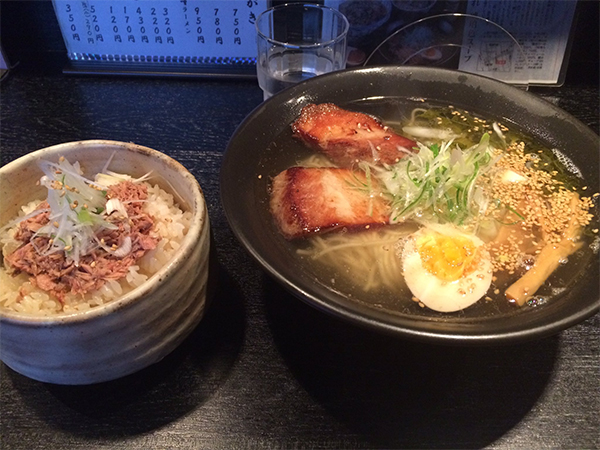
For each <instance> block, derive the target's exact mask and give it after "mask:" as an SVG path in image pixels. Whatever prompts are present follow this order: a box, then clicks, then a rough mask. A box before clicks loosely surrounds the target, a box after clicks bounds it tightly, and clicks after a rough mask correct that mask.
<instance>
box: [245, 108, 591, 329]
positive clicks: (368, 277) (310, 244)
mask: <svg viewBox="0 0 600 450" xmlns="http://www.w3.org/2000/svg"><path fill="white" fill-rule="evenodd" d="M338 106H340V107H342V108H345V109H349V110H352V111H357V112H361V113H365V114H370V115H373V116H375V117H377V118H379V119H380V120H382V121H383V123H384V124H385V125H387V126H390V127H392V128H394V129H395V130H396V131H397V132H398V133H399V134H402V135H406V136H407V137H409V138H413V139H415V140H418V141H421V142H423V139H420V138H417V137H413V136H410V135H407V134H406V133H404V132H403V131H402V126H403V125H405V124H407V123H408V122H410V121H411V116H412V115H413V114H414V112H415V110H416V109H418V110H421V109H422V110H426V111H427V110H429V112H428V113H426V114H429V115H431V116H432V117H438V116H443V117H451V118H452V119H454V120H455V123H454V125H456V127H455V128H456V129H461V130H465V131H464V132H463V133H461V136H460V137H458V138H456V140H455V141H456V142H459V143H460V146H461V148H466V147H468V146H470V145H473V144H475V143H477V142H479V140H480V139H481V136H482V134H483V133H484V132H486V131H488V130H491V129H492V128H491V127H492V123H493V122H494V121H498V122H499V123H500V124H501V125H502V130H503V131H502V134H503V137H504V139H505V140H506V141H507V142H508V143H510V142H521V141H523V142H524V143H525V151H526V152H528V153H529V152H535V153H538V154H540V155H542V156H543V158H544V160H545V161H547V162H548V168H549V169H548V170H551V169H557V171H558V172H559V175H558V177H559V179H561V180H563V181H564V182H565V185H566V186H568V187H569V188H571V187H575V188H581V187H582V186H583V185H582V183H584V180H582V179H581V178H578V176H577V175H578V169H577V168H576V167H575V166H574V165H573V164H572V163H570V162H569V161H568V160H567V159H565V158H563V157H562V156H561V154H560V152H554V153H553V151H552V150H551V149H549V148H548V147H546V146H544V145H543V144H542V143H540V142H538V141H536V140H534V139H533V138H531V137H529V136H527V135H526V134H525V133H523V132H520V131H519V130H518V128H517V126H516V125H515V124H512V123H508V122H504V123H503V121H502V118H490V117H487V118H486V120H485V123H486V124H487V125H488V127H484V126H483V122H482V120H483V119H482V118H478V116H477V115H476V113H475V112H473V111H470V112H469V113H464V112H463V111H462V110H460V108H459V105H454V106H452V107H448V106H447V105H438V104H433V103H425V102H423V101H418V100H409V99H401V98H385V99H375V100H371V99H368V100H359V101H354V102H351V103H348V104H338ZM420 113H421V112H419V114H420ZM461 115H462V116H464V118H465V119H464V120H463V119H462V118H461ZM435 120H436V121H437V119H435ZM474 122H475V125H474V126H473V123H474ZM477 126H478V129H474V127H477ZM467 130H468V131H467ZM490 142H491V143H492V144H493V146H494V147H497V146H499V145H502V141H501V139H500V138H499V136H498V134H497V133H492V135H491V140H490ZM557 155H558V157H557ZM559 159H560V160H562V162H563V163H567V164H566V165H565V164H563V163H561V162H560V161H559ZM323 160H325V158H324V157H322V156H321V155H315V153H314V152H313V151H312V150H311V149H309V148H307V147H306V145H305V144H303V143H302V142H300V141H299V140H297V139H295V138H294V137H293V136H292V130H291V127H287V128H285V129H283V130H282V132H281V133H279V134H278V135H277V136H276V138H275V139H274V140H273V141H272V143H271V144H270V146H269V148H268V149H266V151H265V153H264V155H263V157H262V158H261V163H260V167H259V176H258V178H257V183H256V185H255V189H256V190H255V194H256V198H258V199H260V203H262V204H263V205H264V208H262V209H261V214H262V215H263V223H266V224H269V226H270V227H271V231H272V238H273V241H274V244H275V245H278V246H279V247H280V248H281V251H284V252H288V253H289V254H290V256H291V259H292V260H293V261H294V265H295V270H299V271H302V272H303V273H304V274H306V275H307V276H309V277H310V278H312V279H314V281H315V282H316V283H318V284H320V285H322V286H324V287H326V288H327V289H328V290H331V291H334V292H337V293H340V294H341V295H343V296H345V297H347V298H349V299H352V300H353V301H355V302H358V303H360V304H363V305H367V306H369V307H372V308H375V309H379V310H384V311H386V312H388V313H390V314H395V315H410V316H414V315H418V316H420V317H423V318H431V319H436V320H447V321H452V320H455V319H456V320H461V321H464V320H465V319H467V320H468V319H474V320H480V319H481V318H485V317H490V318H491V317H497V316H498V315H512V314H523V313H527V312H528V311H531V310H532V309H533V308H534V307H539V306H541V305H543V304H545V303H548V302H552V301H553V299H555V298H557V297H559V296H560V295H561V294H562V293H564V292H565V291H566V290H568V289H569V287H570V286H573V285H574V284H576V283H577V282H578V280H579V279H580V278H581V277H582V276H583V275H584V273H585V271H586V269H587V267H588V266H589V264H590V263H592V258H593V257H594V251H592V249H591V248H592V247H593V246H594V245H595V246H598V238H597V235H594V234H593V233H592V232H591V231H590V230H591V229H592V228H598V225H597V216H598V215H597V211H596V210H597V205H596V208H595V210H593V211H590V212H591V213H593V214H594V218H593V223H592V224H591V225H590V226H588V227H587V228H585V229H584V232H583V236H582V242H583V245H582V246H581V248H580V249H579V250H577V251H576V252H575V253H573V254H572V255H570V256H569V257H568V258H567V260H566V261H563V264H561V265H560V267H559V268H558V269H556V270H555V271H554V272H553V273H552V275H551V276H550V277H549V278H548V279H547V280H546V283H545V284H544V285H543V286H542V287H541V288H540V289H539V290H538V291H537V292H536V294H535V296H534V297H533V298H532V299H530V300H529V301H528V302H527V303H526V304H525V305H523V306H522V307H518V306H516V305H514V304H511V303H509V301H508V300H507V299H506V298H505V295H504V291H505V290H506V288H507V287H508V286H509V285H510V284H512V283H513V282H514V281H516V279H518V278H519V277H520V275H522V273H519V274H512V275H510V274H508V273H505V272H496V273H495V274H494V275H495V277H494V279H493V281H492V285H491V287H490V289H489V290H488V292H487V294H486V295H485V296H484V297H483V298H481V299H480V300H479V301H478V302H476V303H475V304H474V305H472V306H470V307H468V308H466V309H463V310H460V311H457V312H452V313H440V312H436V311H433V310H431V309H428V308H426V307H424V306H423V305H422V304H420V303H419V302H418V301H416V299H414V298H413V296H412V294H411V291H410V290H409V289H408V287H407V285H406V282H405V281H404V279H403V276H402V263H401V260H400V259H399V257H398V254H399V252H400V251H401V248H402V247H401V246H402V240H403V239H405V238H406V236H408V235H409V234H411V233H412V232H414V231H415V229H417V228H418V225H415V224H414V223H404V224H399V225H393V226H386V227H383V228H379V229H371V230H367V231H362V232H359V233H355V232H348V231H347V230H344V229H342V230H335V231H331V232H329V233H325V234H323V235H321V236H315V237H310V238H306V239H297V240H293V241H287V240H285V239H284V238H283V236H281V235H280V233H279V232H278V230H277V228H276V225H275V223H274V220H273V218H272V217H271V215H270V212H269V197H268V186H269V180H270V179H272V178H273V177H274V176H275V175H277V174H278V173H279V172H281V171H282V170H285V169H287V168H289V167H291V166H295V165H300V166H302V165H312V164H314V163H315V161H316V162H317V165H318V163H319V161H323ZM590 189H592V188H590ZM579 192H581V191H579ZM584 194H585V195H589V196H591V195H592V194H593V192H590V191H588V192H582V195H584ZM359 235H360V236H359ZM343 239H350V240H354V241H352V242H353V243H352V246H353V245H354V244H355V243H356V242H358V241H361V240H364V241H365V243H364V247H362V248H361V247H357V248H354V249H353V251H354V252H355V253H354V255H353V258H350V259H351V261H350V262H349V261H344V258H342V257H340V258H338V259H337V260H336V258H335V257H332V255H334V254H335V251H333V250H332V251H330V252H329V255H328V256H327V257H317V258H313V256H314V255H315V253H318V252H319V251H322V250H324V248H325V247H327V245H328V244H327V243H330V242H334V243H337V244H339V243H340V241H341V240H343ZM382 239H383V241H385V242H389V243H386V244H382V246H381V247H385V250H384V251H383V252H381V254H382V256H380V257H379V258H377V259H373V257H372V256H371V254H372V252H371V251H370V250H369V245H370V244H369V242H371V243H372V242H374V241H378V240H382ZM594 242H595V244H593V243H594ZM382 259H384V260H385V261H388V262H389V261H392V263H391V264H387V263H386V262H385V261H382ZM394 259H395V261H393V260H394ZM379 263H383V264H382V266H386V267H387V268H386V269H385V270H386V271H387V273H386V277H387V278H388V279H391V277H392V275H391V273H393V272H394V271H395V272H397V273H396V276H395V280H396V282H395V283H392V285H390V283H389V282H387V283H386V282H382V281H381V280H375V281H374V280H373V277H377V276H378V275H379V274H377V273H373V272H374V271H376V269H375V267H376V266H378V264H379ZM361 264H362V265H361ZM366 285H369V286H366ZM366 287H367V288H366Z"/></svg>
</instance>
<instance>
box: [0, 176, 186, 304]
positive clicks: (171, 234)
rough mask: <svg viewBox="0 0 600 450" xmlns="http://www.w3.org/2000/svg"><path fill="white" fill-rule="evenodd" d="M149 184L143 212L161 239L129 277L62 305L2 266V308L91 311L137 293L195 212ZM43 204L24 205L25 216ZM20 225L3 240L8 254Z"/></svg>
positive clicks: (67, 299)
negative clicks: (152, 221)
mask: <svg viewBox="0 0 600 450" xmlns="http://www.w3.org/2000/svg"><path fill="white" fill-rule="evenodd" d="M145 184H146V186H147V187H148V200H147V201H146V202H145V203H144V206H143V210H144V212H146V213H147V214H149V215H150V216H152V217H153V219H154V228H153V232H154V233H156V234H157V235H159V236H160V237H161V239H160V241H159V242H158V245H157V246H156V248H155V249H154V250H150V251H148V252H147V253H146V254H145V255H144V256H143V257H142V258H141V259H139V260H138V262H137V265H134V266H131V267H130V268H129V273H128V274H127V276H126V277H125V278H122V279H120V280H107V282H106V283H105V284H104V286H102V287H101V288H100V289H98V290H97V291H94V292H89V293H87V294H85V295H83V296H82V295H74V294H68V295H67V296H66V297H65V300H64V304H61V302H60V301H58V300H57V299H55V298H54V297H52V296H51V295H49V294H48V293H47V292H45V291H43V290H41V289H39V288H37V287H34V286H33V285H32V284H31V282H30V281H29V275H28V274H26V273H20V274H19V275H17V276H11V275H9V274H8V273H7V272H6V270H5V268H4V267H3V266H2V267H0V286H1V290H0V308H1V309H4V310H9V311H16V312H19V313H25V314H31V315H36V316H51V315H54V314H58V313H74V312H80V311H87V310H89V309H92V308H94V307H96V306H99V305H102V304H104V303H107V302H109V301H111V300H114V299H115V298H117V297H120V296H121V295H123V294H125V293H127V292H129V291H131V290H133V289H134V288H136V287H138V286H140V285H141V284H143V283H144V282H145V281H147V280H148V278H150V277H151V276H152V274H154V273H156V272H157V271H158V270H159V269H160V268H162V267H164V266H165V265H166V264H167V263H168V262H169V260H170V259H171V258H172V257H173V255H174V254H175V252H176V251H177V250H178V249H179V248H180V246H181V243H182V242H183V238H184V237H185V235H186V234H187V232H188V229H189V227H190V224H191V219H192V213H191V212H190V211H185V212H184V211H182V210H181V209H180V208H179V206H178V205H177V204H176V203H175V201H174V199H173V196H172V195H171V194H169V193H168V192H165V191H164V190H162V189H161V188H160V187H159V186H158V185H154V186H153V185H151V184H149V183H145ZM39 203H40V201H35V202H31V203H29V204H28V205H25V206H23V207H22V213H21V214H22V215H25V214H27V213H29V212H31V211H33V210H34V209H35V207H36V206H37V205H38V204H39ZM17 226H18V225H16V226H14V227H12V228H11V229H10V230H8V231H7V232H6V233H4V234H3V235H2V236H1V237H0V247H2V250H3V252H5V253H10V252H11V251H14V249H16V247H17V246H18V245H20V243H19V242H17V241H15V239H14V234H15V232H16V230H17ZM19 290H21V292H23V293H25V295H24V296H23V297H21V296H20V295H19Z"/></svg>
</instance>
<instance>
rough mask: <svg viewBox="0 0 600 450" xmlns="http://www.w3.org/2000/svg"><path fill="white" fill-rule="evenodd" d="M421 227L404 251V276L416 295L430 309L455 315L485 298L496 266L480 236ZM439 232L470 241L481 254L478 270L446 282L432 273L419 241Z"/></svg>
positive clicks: (452, 229)
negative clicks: (420, 248)
mask: <svg viewBox="0 0 600 450" xmlns="http://www.w3.org/2000/svg"><path fill="white" fill-rule="evenodd" d="M433 228H434V230H433V229H432V228H421V229H419V230H418V231H416V232H415V233H413V234H412V235H410V236H409V237H408V239H407V241H406V243H405V245H404V249H403V251H402V262H403V274H404V279H405V281H406V284H407V286H408V288H409V289H410V291H411V292H412V294H413V295H414V296H415V297H416V298H417V299H418V300H419V301H420V302H421V303H423V304H424V305H425V306H426V307H428V308H430V309H433V310H434V311H439V312H454V311H459V310H461V309H465V308H468V307H469V306H471V305H473V304H474V303H476V302H477V301H478V300H479V299H481V298H482V297H483V296H484V295H485V294H486V292H487V291H488V289H489V288H490V285H491V283H492V275H493V269H492V263H491V260H490V255H489V253H488V252H487V250H485V249H484V248H483V245H484V244H483V241H481V239H479V238H477V237H476V236H471V235H467V234H464V233H462V232H460V231H459V230H457V229H455V228H454V227H451V226H435V227H433ZM433 231H437V232H439V233H441V234H445V235H447V236H450V237H452V236H459V235H460V236H462V237H465V238H467V239H470V240H471V241H472V242H473V244H474V245H475V247H476V248H478V251H479V252H480V261H479V264H478V266H477V268H476V269H475V270H474V271H473V272H471V273H470V274H468V275H466V276H464V277H462V278H459V279H458V280H456V281H446V280H442V279H440V278H438V277H437V276H435V275H434V274H432V273H431V272H429V271H428V270H427V269H426V268H425V267H424V266H423V263H422V261H421V256H420V255H419V252H418V250H417V244H416V243H417V240H418V239H419V238H420V237H422V236H424V235H427V234H428V233H432V232H433Z"/></svg>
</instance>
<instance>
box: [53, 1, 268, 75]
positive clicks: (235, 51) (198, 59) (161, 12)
mask: <svg viewBox="0 0 600 450" xmlns="http://www.w3.org/2000/svg"><path fill="white" fill-rule="evenodd" d="M267 3H268V2H267V0H217V1H211V0H110V1H108V0H77V1H76V0H53V5H54V10H55V12H56V17H57V19H58V23H59V26H60V28H61V32H62V35H63V38H64V40H65V44H66V47H67V53H68V58H69V61H70V65H69V67H68V68H67V69H66V72H70V71H72V72H91V73H98V72H109V73H128V72H131V73H135V72H138V73H140V72H141V73H144V74H146V75H148V74H153V73H154V74H162V75H164V74H168V73H174V74H178V75H182V74H185V73H186V72H187V73H189V74H190V75H211V74H217V73H218V74H219V75H220V76H223V75H231V76H254V75H255V63H256V39H255V36H256V31H255V28H254V22H255V20H256V17H257V16H258V15H259V14H260V13H261V12H263V11H264V10H265V9H267V8H268V7H269V5H268V4H267Z"/></svg>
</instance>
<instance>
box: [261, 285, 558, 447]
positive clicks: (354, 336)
mask: <svg viewBox="0 0 600 450" xmlns="http://www.w3.org/2000/svg"><path fill="white" fill-rule="evenodd" d="M265 286H266V289H267V294H266V299H267V305H266V310H267V317H268V321H269V325H270V327H271V329H272V333H273V336H274V341H275V343H276V345H277V347H278V349H279V351H280V353H281V355H282V357H283V358H284V360H285V362H286V364H287V365H288V366H289V368H290V371H291V372H292V373H293V375H294V376H295V377H296V378H297V380H298V382H299V383H300V384H301V385H302V387H303V388H304V389H305V390H306V391H307V393H308V394H309V395H310V396H312V397H313V398H314V399H315V400H316V401H317V402H318V403H319V404H320V405H322V406H323V407H324V408H325V410H326V411H328V412H329V413H330V414H331V415H332V416H333V417H334V418H335V419H337V420H339V421H341V422H342V423H344V424H346V425H347V427H348V428H349V429H350V430H352V431H353V432H354V433H356V434H358V435H359V436H360V437H361V438H362V439H363V440H364V441H365V445H367V446H368V447H369V448H377V447H380V448H482V447H485V446H486V445H489V444H490V443H492V442H494V441H495V440H497V439H498V438H500V437H501V436H502V435H504V434H505V433H506V432H508V431H509V430H510V429H511V428H513V427H514V426H515V425H517V424H518V423H519V422H520V421H521V420H522V418H523V417H524V416H525V415H526V414H527V413H528V412H529V411H530V410H531V408H532V407H533V406H534V405H535V404H536V402H537V400H538V398H539V397H540V396H541V395H542V393H543V392H544V389H545V386H546V385H547V383H548V381H549V379H550V377H551V375H552V371H553V367H554V362H555V359H556V354H557V351H558V345H559V338H558V337H551V338H546V339H543V340H539V341H534V342H529V343H525V344H520V345H510V346H495V347H468V348H467V347H459V346H440V345H434V344H428V343H422V342H413V341H408V340H403V339H400V338H397V337H395V336H391V335H387V334H383V333H381V332H378V331H373V330H371V329H366V328H363V327H359V326H355V325H353V324H350V323H348V322H346V321H342V320H340V319H338V318H336V317H333V316H331V315H329V314H325V313H323V312H320V311H318V310H317V309H315V308H313V307H311V306H309V305H307V304H305V303H303V302H302V301H300V300H298V299H296V298H295V297H294V296H293V295H292V294H290V293H288V292H287V291H286V290H284V289H283V288H282V287H281V286H280V285H279V284H277V283H276V282H275V281H274V280H271V279H269V280H267V281H265Z"/></svg>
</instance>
